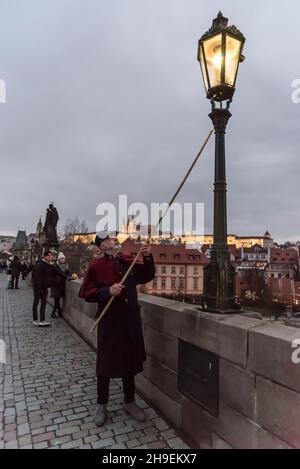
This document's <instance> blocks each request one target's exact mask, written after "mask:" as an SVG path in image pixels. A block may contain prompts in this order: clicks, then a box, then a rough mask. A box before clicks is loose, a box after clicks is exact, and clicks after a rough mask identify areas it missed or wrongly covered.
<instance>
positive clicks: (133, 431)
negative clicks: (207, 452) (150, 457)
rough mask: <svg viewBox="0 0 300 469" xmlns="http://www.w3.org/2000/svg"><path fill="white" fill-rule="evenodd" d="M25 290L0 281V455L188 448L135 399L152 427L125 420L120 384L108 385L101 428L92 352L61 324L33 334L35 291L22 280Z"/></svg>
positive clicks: (129, 419)
mask: <svg viewBox="0 0 300 469" xmlns="http://www.w3.org/2000/svg"><path fill="white" fill-rule="evenodd" d="M20 287H21V288H20V290H7V289H6V276H4V275H0V339H4V341H5V343H6V353H7V357H6V364H5V365H3V364H1V363H0V449H3V448H5V449H6V448H24V449H25V448H28V449H29V448H54V449H55V448H62V449H64V448H81V449H92V448H93V449H98V448H114V449H122V448H123V449H124V448H149V449H150V448H157V449H159V448H174V449H175V448H176V449H185V448H188V447H187V446H186V445H185V443H184V442H183V441H182V439H181V438H179V436H178V435H177V434H176V432H175V431H174V429H172V428H170V427H169V425H168V424H167V423H166V422H165V421H164V420H163V419H162V418H160V417H159V415H158V414H157V413H156V411H155V410H154V409H153V408H151V407H149V406H148V405H147V404H146V403H145V402H144V401H143V400H142V399H141V398H139V397H138V396H137V399H136V402H137V404H138V405H139V407H141V408H142V409H143V410H144V412H145V414H146V415H147V420H146V421H145V422H143V423H138V422H136V421H135V420H133V419H131V418H130V417H128V416H127V415H126V414H125V412H124V410H123V406H122V402H123V399H122V392H121V388H120V383H119V380H112V382H111V390H110V392H111V397H110V403H109V406H108V417H109V418H108V420H107V422H106V424H105V426H103V427H100V428H99V427H96V426H95V424H94V423H93V412H94V409H95V404H96V380H95V353H94V352H93V351H92V350H91V349H90V348H89V347H88V346H87V345H86V343H85V342H84V341H83V340H82V339H81V338H79V337H78V336H77V334H75V333H74V332H73V330H72V329H71V328H70V327H69V326H68V325H67V324H66V323H65V322H64V321H63V320H62V319H59V320H52V323H53V325H52V327H50V328H47V329H41V328H37V327H34V326H33V325H32V314H31V305H32V296H33V295H32V290H31V288H29V287H27V286H26V285H25V282H22V281H21V285H20ZM49 313H50V310H49V309H48V310H47V315H46V317H47V318H49V317H50V315H49Z"/></svg>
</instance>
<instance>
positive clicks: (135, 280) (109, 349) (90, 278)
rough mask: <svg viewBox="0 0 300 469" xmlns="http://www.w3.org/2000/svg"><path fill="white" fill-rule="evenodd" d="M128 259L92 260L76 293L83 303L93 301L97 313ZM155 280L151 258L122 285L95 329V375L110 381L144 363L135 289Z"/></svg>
mask: <svg viewBox="0 0 300 469" xmlns="http://www.w3.org/2000/svg"><path fill="white" fill-rule="evenodd" d="M130 262H132V259H130V260H129V259H128V258H125V257H122V256H119V258H118V259H117V260H115V259H113V258H111V257H109V256H105V257H103V258H100V259H97V260H95V261H93V262H92V263H91V264H90V265H89V268H88V270H87V272H86V274H85V277H84V279H83V284H82V287H81V290H80V293H79V296H80V297H81V298H84V299H85V300H86V301H90V302H97V303H98V312H99V314H100V313H101V311H102V310H103V308H104V307H105V305H106V304H107V302H108V301H109V299H110V298H111V295H110V291H109V287H111V285H113V284H114V283H119V282H120V281H121V279H122V277H123V276H124V274H125V272H126V271H127V269H128V267H129V266H130ZM154 277H155V266H154V261H153V257H152V256H149V257H144V262H143V263H141V264H136V265H135V266H134V268H133V270H132V272H131V274H130V275H129V277H128V278H127V280H126V282H125V289H124V292H123V293H122V294H121V295H120V296H118V297H116V298H115V299H114V301H113V302H112V304H111V306H110V307H109V309H108V311H107V313H106V315H105V316H104V318H103V319H102V321H101V322H100V324H99V326H98V348H97V375H98V376H106V377H111V378H122V377H127V376H134V375H136V374H138V373H140V372H141V371H142V370H143V362H144V361H145V360H146V353H145V346H144V338H143V330H142V321H141V316H140V308H139V304H138V298H137V290H136V286H137V285H138V284H145V283H148V282H150V281H151V280H153V279H154Z"/></svg>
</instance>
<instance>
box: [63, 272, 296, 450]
mask: <svg viewBox="0 0 300 469" xmlns="http://www.w3.org/2000/svg"><path fill="white" fill-rule="evenodd" d="M79 288H80V282H79V281H76V282H71V283H68V286H67V295H66V300H65V312H64V317H65V319H66V321H67V322H68V323H69V324H70V325H71V326H72V327H73V328H74V329H75V330H76V331H77V332H78V333H79V334H80V335H81V336H82V337H83V338H84V339H85V340H86V341H87V342H88V343H89V344H90V345H91V346H92V347H94V348H95V347H96V335H95V334H93V333H91V332H90V331H89V329H90V327H91V326H92V324H93V322H94V317H95V312H96V305H94V304H92V305H91V304H87V303H85V302H84V301H82V300H81V299H80V298H79V297H78V291H79ZM140 304H141V312H142V320H143V327H144V336H145V345H146V350H147V357H148V359H147V362H146V364H145V368H144V372H143V374H141V375H139V376H138V377H137V380H136V382H137V388H138V390H139V392H140V393H141V394H142V395H143V396H144V397H145V399H146V400H148V401H149V402H150V403H151V404H152V405H154V406H155V407H156V408H157V410H158V411H159V412H160V413H161V414H163V416H164V417H165V418H167V419H168V420H169V421H170V422H172V424H173V425H174V426H176V427H177V428H178V429H181V430H182V431H183V432H184V433H185V434H187V435H188V436H189V437H190V438H191V439H192V440H193V441H194V442H195V445H197V446H198V447H200V448H252V449H258V448H275V449H280V448H299V447H300V363H299V364H297V361H300V360H297V357H300V352H299V353H297V349H295V348H293V347H292V346H293V344H294V346H297V342H296V341H297V340H299V343H300V330H299V329H296V328H293V327H288V326H285V325H283V324H282V323H280V322H274V321H272V322H271V321H266V320H259V319H254V318H250V317H245V316H243V315H230V316H218V315H215V314H209V313H203V312H200V311H198V310H197V309H196V308H193V307H190V306H187V305H184V304H182V303H177V302H174V301H170V300H165V299H162V298H157V297H152V296H147V295H143V296H141V297H140ZM298 348H300V345H298Z"/></svg>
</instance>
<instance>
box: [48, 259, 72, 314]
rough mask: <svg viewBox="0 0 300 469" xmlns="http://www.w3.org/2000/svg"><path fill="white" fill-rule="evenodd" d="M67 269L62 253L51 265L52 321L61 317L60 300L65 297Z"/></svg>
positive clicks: (68, 274)
mask: <svg viewBox="0 0 300 469" xmlns="http://www.w3.org/2000/svg"><path fill="white" fill-rule="evenodd" d="M69 276H70V273H69V268H68V264H67V263H66V258H65V256H64V254H63V253H62V252H60V253H59V254H58V257H57V262H56V263H55V264H54V265H53V282H52V286H51V296H52V298H54V308H53V311H52V314H51V317H52V318H53V319H57V318H58V317H61V316H62V308H61V305H60V299H61V298H64V297H65V291H66V280H67V279H68V278H69Z"/></svg>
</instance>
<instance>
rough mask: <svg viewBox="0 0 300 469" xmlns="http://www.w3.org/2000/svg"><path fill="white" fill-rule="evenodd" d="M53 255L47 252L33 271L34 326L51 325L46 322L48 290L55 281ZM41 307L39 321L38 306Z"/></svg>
mask: <svg viewBox="0 0 300 469" xmlns="http://www.w3.org/2000/svg"><path fill="white" fill-rule="evenodd" d="M51 260H52V253H51V252H50V251H46V252H45V253H44V256H43V258H42V259H41V260H40V261H37V263H36V265H35V267H34V268H33V270H32V285H33V295H34V300H33V305H32V312H33V325H34V326H39V327H49V326H51V324H50V323H49V322H47V321H46V320H45V314H46V306H47V297H48V288H50V287H51V285H52V280H53V266H52V265H51ZM39 303H41V305H40V321H38V312H37V309H38V305H39Z"/></svg>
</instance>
